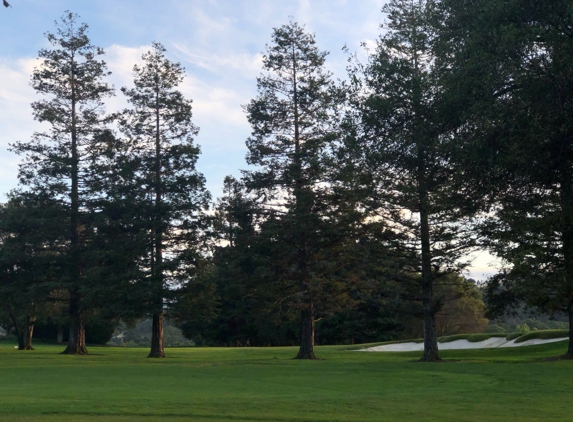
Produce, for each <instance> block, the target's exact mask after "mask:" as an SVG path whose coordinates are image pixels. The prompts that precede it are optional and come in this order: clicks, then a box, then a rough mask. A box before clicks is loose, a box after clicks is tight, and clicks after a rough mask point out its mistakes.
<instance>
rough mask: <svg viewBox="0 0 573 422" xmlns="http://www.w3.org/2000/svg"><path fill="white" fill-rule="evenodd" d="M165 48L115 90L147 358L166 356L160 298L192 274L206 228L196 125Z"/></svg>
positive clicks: (179, 73)
mask: <svg viewBox="0 0 573 422" xmlns="http://www.w3.org/2000/svg"><path fill="white" fill-rule="evenodd" d="M165 51H166V50H165V48H164V47H163V46H162V45H161V44H159V43H153V44H152V48H151V50H150V51H149V52H147V53H145V54H143V56H142V59H143V64H142V65H136V66H135V67H134V68H133V72H134V84H135V87H134V88H132V89H128V88H122V91H123V93H124V94H125V95H126V96H127V99H128V102H129V103H130V104H131V106H132V108H131V109H129V110H126V111H125V112H124V113H123V117H122V119H121V130H122V132H123V133H124V134H125V135H126V136H127V137H128V148H129V150H130V157H131V160H132V161H131V164H130V166H131V168H132V171H133V178H132V180H131V181H130V182H127V181H126V183H128V185H129V186H131V188H132V189H133V191H134V192H136V196H135V197H133V198H132V200H133V201H135V204H136V207H137V208H138V209H139V211H138V214H137V216H136V218H137V224H138V225H139V227H140V229H141V230H142V231H143V232H144V233H145V234H146V236H145V238H144V239H142V240H143V242H144V243H145V247H144V250H145V253H144V254H143V255H142V256H141V257H140V260H139V262H138V265H139V268H140V270H141V271H140V280H139V284H140V285H142V286H145V289H146V290H147V291H148V295H147V297H146V303H147V304H148V311H149V312H150V313H151V314H152V317H153V331H152V338H151V351H150V353H149V357H165V352H164V350H163V317H164V309H165V306H166V298H168V297H170V296H171V295H172V293H173V286H174V285H176V284H178V283H183V282H184V281H185V280H187V279H189V278H190V277H192V276H193V273H194V271H195V270H196V269H197V266H198V262H199V261H200V250H199V248H200V245H201V242H202V236H203V234H204V230H205V229H206V224H207V219H206V217H205V215H203V214H202V211H203V210H204V209H206V208H207V206H208V200H209V193H208V192H207V191H206V189H205V179H204V177H203V175H202V174H201V173H199V172H198V171H197V170H196V163H197V159H198V157H199V153H200V150H199V147H198V146H197V145H195V144H194V143H193V137H194V136H195V135H196V134H197V133H198V128H197V127H196V126H195V125H194V124H193V123H192V121H191V117H192V113H191V100H188V99H186V98H185V97H184V96H183V94H182V93H181V92H180V91H178V90H177V87H178V86H179V85H180V84H181V83H182V81H183V78H184V76H185V75H184V69H183V67H182V66H181V64H179V63H174V62H172V61H170V60H169V59H167V58H166V57H165Z"/></svg>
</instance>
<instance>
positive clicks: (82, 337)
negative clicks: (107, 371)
mask: <svg viewBox="0 0 573 422" xmlns="http://www.w3.org/2000/svg"><path fill="white" fill-rule="evenodd" d="M70 320H71V324H70V336H69V338H68V347H66V350H64V351H63V352H62V353H63V354H64V355H87V354H88V349H87V347H86V330H85V326H84V312H83V311H82V310H81V309H80V308H79V298H78V296H77V295H71V297H70Z"/></svg>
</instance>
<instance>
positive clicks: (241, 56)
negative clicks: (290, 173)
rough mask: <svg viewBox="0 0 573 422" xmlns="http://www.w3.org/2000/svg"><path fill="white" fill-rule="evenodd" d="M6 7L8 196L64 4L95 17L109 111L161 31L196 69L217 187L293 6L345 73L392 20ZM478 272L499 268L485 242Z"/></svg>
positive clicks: (260, 0) (378, 5) (276, 2)
mask: <svg viewBox="0 0 573 422" xmlns="http://www.w3.org/2000/svg"><path fill="white" fill-rule="evenodd" d="M8 1H9V3H10V4H12V6H13V7H12V8H9V9H5V8H3V7H2V8H0V9H1V10H0V111H1V112H0V128H1V129H0V201H1V200H3V197H4V193H6V192H8V191H9V190H10V189H12V188H14V187H16V184H17V180H16V175H17V165H18V161H19V158H18V157H17V156H15V155H14V154H12V153H10V152H8V151H7V148H8V144H9V143H11V142H14V141H16V140H26V139H29V138H30V135H31V134H32V133H33V132H34V131H37V130H42V127H41V125H39V124H38V123H37V122H34V120H33V119H32V117H31V109H30V103H31V102H32V101H34V100H36V99H38V98H39V97H38V96H37V95H36V94H35V93H34V91H33V90H32V89H31V88H30V86H29V79H30V74H31V72H32V69H33V68H34V66H36V65H37V60H36V57H37V52H38V50H39V49H40V48H42V47H47V46H48V44H47V42H46V40H45V38H44V36H43V34H44V33H45V32H47V31H53V30H54V20H56V19H58V18H59V17H60V16H61V15H62V14H63V12H64V11H66V10H70V11H72V12H75V13H78V14H79V15H80V16H81V20H82V21H84V22H86V23H87V24H88V25H89V26H90V37H91V40H92V42H93V44H94V45H97V46H100V47H103V48H104V50H105V51H106V59H105V60H106V61H107V63H108V66H109V68H110V70H111V71H112V72H113V75H112V77H111V78H110V82H111V83H113V84H114V85H115V87H116V89H117V90H118V92H117V96H116V97H114V98H112V99H111V100H110V101H109V102H108V104H107V107H108V111H110V112H111V111H115V110H119V109H121V108H123V107H124V106H125V102H124V100H123V98H122V94H121V93H120V92H119V88H120V87H122V86H126V85H127V86H129V85H130V84H131V80H132V75H131V69H132V67H133V65H134V64H135V63H137V62H138V61H139V59H140V57H141V54H142V53H143V52H145V51H147V49H148V46H149V43H151V42H152V41H159V42H161V43H163V44H164V45H165V47H166V48H167V50H168V51H167V55H168V57H170V58H171V59H172V60H175V61H179V62H181V63H182V64H183V66H184V67H185V69H186V72H187V78H186V79H185V82H184V84H183V86H182V87H181V90H182V91H183V92H184V94H185V95H186V96H187V97H188V98H192V99H193V101H194V122H195V124H196V125H198V126H199V127H200V128H201V131H200V133H199V135H198V136H197V138H196V141H197V143H198V144H199V145H201V149H202V156H201V158H200V160H199V170H200V171H201V172H202V173H203V174H204V175H205V177H206V178H207V186H208V188H209V190H210V191H211V193H212V195H213V197H217V196H219V195H220V193H221V186H222V181H223V178H224V177H225V176H226V175H228V174H233V175H235V176H238V175H239V174H240V172H239V170H240V169H244V168H246V167H247V166H246V163H245V160H244V157H245V154H246V148H245V140H246V138H247V137H248V135H249V132H250V128H249V125H248V123H247V120H246V117H245V115H244V113H243V111H242V109H241V105H242V104H246V103H248V102H249V100H250V99H252V98H253V97H254V96H255V95H256V77H257V76H258V75H259V73H260V71H261V53H262V52H263V51H264V48H265V44H266V43H267V42H269V41H270V35H271V32H272V28H273V27H276V26H280V25H282V24H284V23H287V22H288V20H289V16H292V17H293V18H294V20H296V21H297V22H299V23H300V24H304V25H306V27H307V29H308V30H309V31H311V32H313V33H315V34H316V39H317V42H318V45H319V48H321V49H322V50H327V51H329V52H330V55H329V56H328V60H327V66H328V68H329V69H330V70H331V71H332V72H333V73H334V75H335V77H338V78H344V77H345V75H346V72H345V68H346V64H347V59H348V56H347V54H346V53H344V52H343V51H342V47H343V46H344V45H346V46H348V48H349V50H350V51H351V52H358V53H359V54H360V55H361V56H362V57H365V53H364V50H363V49H362V48H361V44H362V43H366V44H367V45H373V44H374V41H375V40H376V38H377V37H378V36H379V35H380V33H381V29H380V24H381V23H382V22H383V20H384V16H383V14H382V12H381V9H382V6H383V5H384V3H385V0H354V1H350V0H156V1H151V0H115V1H112V0H82V1H79V0H75V1H72V0H8ZM479 255H480V256H479V257H478V258H477V259H476V261H475V262H474V264H473V265H474V268H473V269H472V271H471V274H472V275H473V276H474V277H478V278H483V277H482V275H484V274H489V273H490V272H492V269H490V268H488V267H489V262H490V261H491V257H490V256H489V255H488V254H486V253H485V252H483V253H480V254H479Z"/></svg>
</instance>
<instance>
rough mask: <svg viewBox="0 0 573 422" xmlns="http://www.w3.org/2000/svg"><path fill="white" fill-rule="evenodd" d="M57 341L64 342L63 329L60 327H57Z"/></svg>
mask: <svg viewBox="0 0 573 422" xmlns="http://www.w3.org/2000/svg"><path fill="white" fill-rule="evenodd" d="M56 342H57V343H63V342H64V330H63V329H61V328H58V337H57V339H56Z"/></svg>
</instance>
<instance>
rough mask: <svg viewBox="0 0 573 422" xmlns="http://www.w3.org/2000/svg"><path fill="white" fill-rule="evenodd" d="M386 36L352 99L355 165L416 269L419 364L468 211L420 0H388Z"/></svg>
mask: <svg viewBox="0 0 573 422" xmlns="http://www.w3.org/2000/svg"><path fill="white" fill-rule="evenodd" d="M384 11H385V12H386V13H387V14H388V25H387V29H388V30H387V33H386V34H385V35H383V36H382V37H381V38H380V39H379V40H378V45H377V48H376V50H375V51H374V53H373V54H372V55H371V56H370V59H369V62H368V64H367V65H366V66H365V67H363V68H362V69H360V68H359V70H361V71H362V72H363V73H362V76H360V75H359V74H355V76H356V78H355V79H354V80H355V81H360V83H363V85H362V86H361V87H360V89H361V90H362V92H361V93H360V94H361V95H360V96H357V98H358V99H359V100H358V101H357V102H356V109H357V110H358V115H359V116H358V117H357V123H356V127H357V128H356V129H355V133H356V134H355V138H356V143H355V144H354V146H353V147H352V144H350V146H351V148H355V149H356V150H357V154H362V155H363V167H362V170H363V171H364V172H365V173H367V174H368V175H369V177H370V178H371V183H372V185H373V187H374V189H373V191H372V192H371V194H370V199H369V200H368V201H367V203H368V204H369V205H368V206H369V207H372V208H374V209H377V210H378V213H379V216H380V218H383V219H384V220H386V221H389V222H391V223H389V226H390V227H391V228H393V229H394V230H396V231H397V232H399V233H401V234H402V237H401V242H400V243H401V245H402V248H405V250H407V251H408V253H409V254H414V255H415V259H413V260H412V262H411V266H412V268H411V269H413V270H415V271H417V272H418V271H419V273H420V274H421V278H420V284H421V290H422V308H423V319H424V354H423V357H422V361H427V362H430V361H437V360H440V356H439V353H438V345H437V335H436V321H435V316H436V313H437V312H438V311H439V309H440V307H441V305H442V304H441V303H440V297H439V296H436V295H435V292H434V289H435V284H436V283H437V282H439V280H440V279H441V278H443V276H444V275H445V274H449V273H455V272H459V271H460V269H461V268H463V262H461V261H460V258H461V257H462V256H463V254H464V253H466V252H467V251H468V250H470V249H471V248H472V247H473V246H475V236H474V235H472V233H471V232H470V231H469V228H470V224H469V223H470V221H471V215H472V213H473V211H474V210H473V208H472V206H471V201H469V200H468V198H467V197H466V196H465V195H464V194H463V192H464V190H463V188H462V187H461V184H460V180H461V177H460V176H461V175H460V170H459V168H458V167H457V166H456V165H455V164H456V163H455V160H454V159H453V156H452V153H451V145H449V144H448V139H449V136H448V134H449V132H448V131H449V130H450V125H449V120H448V119H449V117H447V116H446V115H445V113H444V112H443V110H444V108H445V106H444V93H443V88H442V86H441V82H440V78H439V73H438V72H437V71H436V68H435V62H434V53H433V45H432V36H433V34H432V32H431V31H430V29H429V27H428V16H429V7H428V2H426V1H423V0H416V1H412V0H393V1H391V2H389V3H388V4H387V5H386V6H385V8H384Z"/></svg>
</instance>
